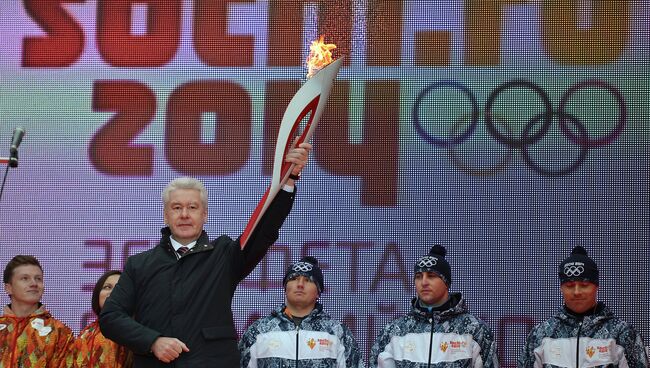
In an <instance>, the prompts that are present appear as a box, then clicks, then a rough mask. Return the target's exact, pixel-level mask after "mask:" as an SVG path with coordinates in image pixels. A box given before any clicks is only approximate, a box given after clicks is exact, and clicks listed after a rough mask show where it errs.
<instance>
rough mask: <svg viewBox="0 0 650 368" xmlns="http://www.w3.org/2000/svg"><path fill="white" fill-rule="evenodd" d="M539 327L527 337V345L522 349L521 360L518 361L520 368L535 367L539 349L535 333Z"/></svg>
mask: <svg viewBox="0 0 650 368" xmlns="http://www.w3.org/2000/svg"><path fill="white" fill-rule="evenodd" d="M538 327H539V326H536V327H535V328H533V329H532V330H531V331H530V332H529V333H528V336H527V337H526V343H525V344H524V347H523V348H522V349H521V353H520V354H519V359H518V360H517V367H518V368H533V367H534V366H535V360H536V357H535V349H536V348H537V338H536V333H535V331H536V330H537V328H538Z"/></svg>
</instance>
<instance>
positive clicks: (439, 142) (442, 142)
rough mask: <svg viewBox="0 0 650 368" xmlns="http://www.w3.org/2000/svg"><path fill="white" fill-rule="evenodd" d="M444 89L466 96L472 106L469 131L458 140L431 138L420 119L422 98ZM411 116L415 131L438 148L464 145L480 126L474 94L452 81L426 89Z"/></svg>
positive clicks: (440, 82)
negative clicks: (459, 92) (456, 91)
mask: <svg viewBox="0 0 650 368" xmlns="http://www.w3.org/2000/svg"><path fill="white" fill-rule="evenodd" d="M442 87H452V88H455V89H457V90H459V91H461V92H463V93H464V94H465V96H467V97H468V98H469V101H470V103H471V104H472V113H471V116H472V118H471V120H470V123H469V126H468V127H467V130H465V132H463V134H461V135H460V136H458V137H456V138H453V137H452V138H449V139H444V138H435V137H432V136H430V135H429V134H428V133H427V131H426V130H425V129H424V127H423V126H422V125H421V124H420V117H419V114H418V110H419V109H420V102H421V101H422V97H423V96H424V95H425V94H426V93H428V92H430V91H435V90H437V89H439V88H442ZM411 116H412V118H413V123H414V124H415V130H416V131H417V132H418V134H420V136H421V137H422V138H424V140H425V141H427V142H428V143H429V144H432V145H434V146H438V147H443V148H445V147H449V146H456V145H458V144H461V143H463V142H464V141H465V140H467V138H469V136H470V135H472V134H473V133H474V130H475V129H476V126H477V125H478V116H479V109H478V102H477V101H476V96H474V94H473V93H472V91H471V90H470V89H469V88H468V87H467V86H465V85H464V84H462V83H460V82H456V81H452V80H442V81H439V82H436V83H434V84H432V85H430V86H429V87H427V88H425V89H424V90H422V92H420V95H419V96H418V97H417V99H416V101H415V106H414V107H413V110H412V112H411Z"/></svg>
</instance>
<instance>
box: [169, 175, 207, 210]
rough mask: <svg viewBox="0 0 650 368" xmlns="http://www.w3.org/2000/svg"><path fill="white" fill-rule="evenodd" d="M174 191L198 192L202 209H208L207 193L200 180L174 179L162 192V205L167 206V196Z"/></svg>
mask: <svg viewBox="0 0 650 368" xmlns="http://www.w3.org/2000/svg"><path fill="white" fill-rule="evenodd" d="M176 189H194V190H198V191H199V196H200V197H201V202H202V203H203V207H205V208H208V191H207V190H206V189H205V185H203V183H202V182H201V181H200V180H197V179H194V178H190V177H187V176H184V177H182V178H176V179H174V180H172V181H170V182H169V184H167V186H166V187H165V189H163V191H162V201H163V204H164V205H167V203H168V202H169V196H170V195H171V192H173V191H175V190H176Z"/></svg>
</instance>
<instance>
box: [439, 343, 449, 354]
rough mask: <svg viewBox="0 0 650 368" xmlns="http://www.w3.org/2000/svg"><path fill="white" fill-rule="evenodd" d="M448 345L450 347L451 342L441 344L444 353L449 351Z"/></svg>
mask: <svg viewBox="0 0 650 368" xmlns="http://www.w3.org/2000/svg"><path fill="white" fill-rule="evenodd" d="M448 347H449V344H447V342H446V341H445V342H443V343H442V344H440V350H442V352H443V353H444V352H446V351H447V348H448Z"/></svg>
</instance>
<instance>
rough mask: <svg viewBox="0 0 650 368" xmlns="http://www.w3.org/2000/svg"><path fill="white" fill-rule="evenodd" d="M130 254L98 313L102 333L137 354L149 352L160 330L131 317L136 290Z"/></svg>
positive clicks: (159, 334) (133, 310)
mask: <svg viewBox="0 0 650 368" xmlns="http://www.w3.org/2000/svg"><path fill="white" fill-rule="evenodd" d="M132 261H133V258H129V259H128V260H127V262H126V266H125V267H124V272H123V273H122V275H121V276H120V280H119V281H118V283H117V285H115V288H114V289H113V291H112V292H111V295H110V296H109V297H108V299H106V302H105V304H104V308H103V309H102V312H101V314H100V315H99V327H100V329H101V331H102V334H103V335H104V336H106V337H107V338H109V339H111V340H113V341H115V342H116V343H118V344H119V345H124V346H126V347H128V348H129V349H130V350H132V351H133V352H134V353H137V354H149V353H150V352H151V345H153V343H154V341H155V340H156V339H157V338H158V337H159V336H161V335H162V334H161V333H160V332H158V331H155V330H153V329H151V328H148V327H146V326H144V325H142V324H140V323H138V322H137V321H136V320H135V319H134V318H133V315H134V312H135V303H136V296H137V295H136V290H135V282H134V275H135V270H134V266H133V262H132Z"/></svg>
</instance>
